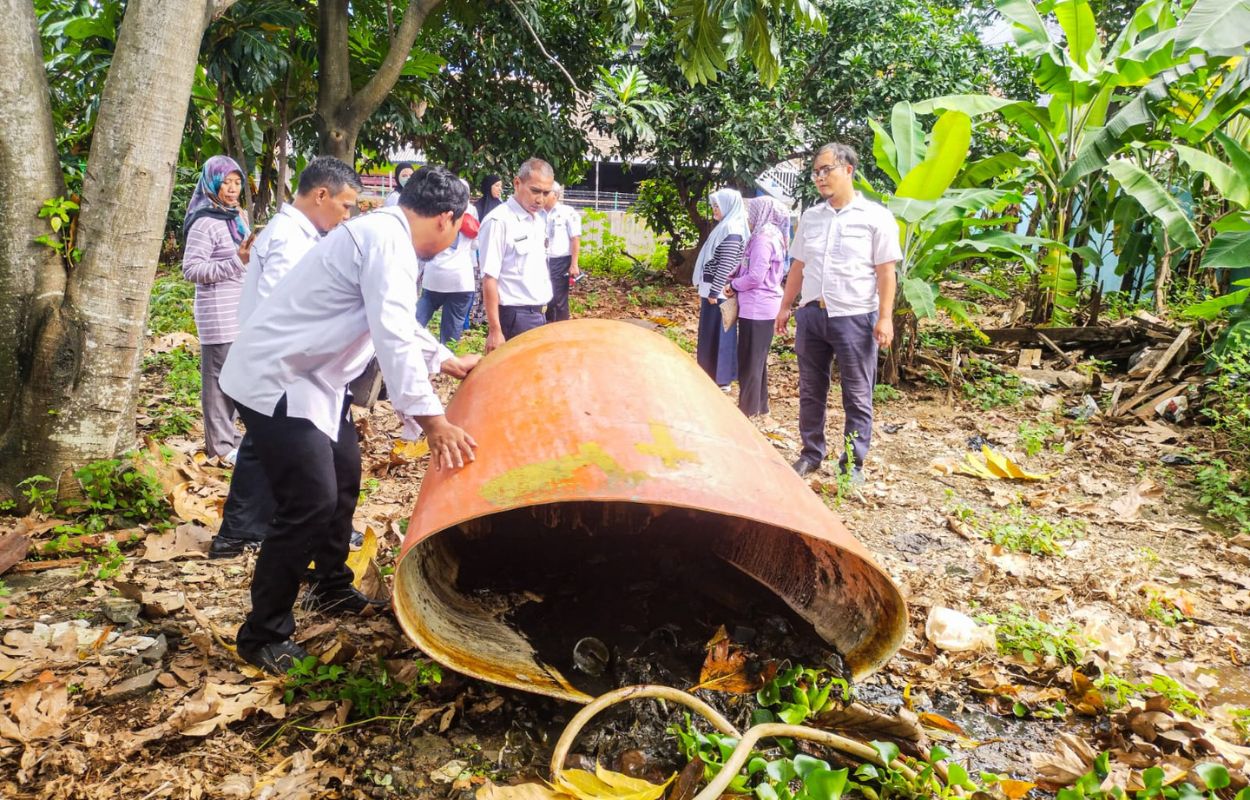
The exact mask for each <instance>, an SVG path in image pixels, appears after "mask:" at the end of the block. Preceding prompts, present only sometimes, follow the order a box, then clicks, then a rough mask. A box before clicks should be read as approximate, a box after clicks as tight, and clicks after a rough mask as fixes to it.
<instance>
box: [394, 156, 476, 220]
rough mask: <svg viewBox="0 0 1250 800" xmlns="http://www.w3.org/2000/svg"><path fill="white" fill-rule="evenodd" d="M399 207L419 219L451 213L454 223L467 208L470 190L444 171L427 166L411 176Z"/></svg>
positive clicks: (449, 172) (451, 173)
mask: <svg viewBox="0 0 1250 800" xmlns="http://www.w3.org/2000/svg"><path fill="white" fill-rule="evenodd" d="M399 204H400V206H402V207H404V208H406V209H408V210H409V211H413V212H415V213H416V214H417V215H418V216H421V217H437V216H438V215H439V214H445V213H446V212H448V211H450V212H451V218H452V219H456V218H458V217H459V216H460V215H461V214H463V213H464V210H465V208H466V207H467V206H468V205H469V190H468V189H467V188H466V187H465V185H464V183H462V182H461V181H460V179H459V178H457V177H456V174H455V173H454V172H452V171H451V170H449V169H447V168H446V167H436V166H426V167H422V168H421V169H419V170H417V171H416V172H414V173H412V177H411V178H409V179H408V183H406V184H404V188H403V191H401V192H400V194H399Z"/></svg>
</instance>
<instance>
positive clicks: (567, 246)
mask: <svg viewBox="0 0 1250 800" xmlns="http://www.w3.org/2000/svg"><path fill="white" fill-rule="evenodd" d="M563 199H564V187H563V186H561V185H560V184H558V183H553V184H552V185H551V194H549V195H547V202H546V204H545V206H544V207H545V208H546V209H547V273H548V274H549V275H550V276H551V302H549V303H547V315H546V316H547V321H548V322H559V321H560V320H563V319H568V318H569V279H570V278H576V277H577V276H578V275H580V274H582V271H581V270H580V269H579V268H578V266H577V253H578V251H579V250H580V249H581V241H582V215H581V213H580V212H579V211H578V210H577V209H575V208H573V207H571V206H566V205H565V204H564V203H562V202H560V201H561V200H563Z"/></svg>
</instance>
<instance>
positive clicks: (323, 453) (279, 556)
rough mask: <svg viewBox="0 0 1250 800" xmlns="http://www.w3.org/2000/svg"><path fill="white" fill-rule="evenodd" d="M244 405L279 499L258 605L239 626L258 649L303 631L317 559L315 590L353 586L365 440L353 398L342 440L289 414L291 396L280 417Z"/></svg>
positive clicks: (255, 598) (260, 568)
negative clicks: (300, 606)
mask: <svg viewBox="0 0 1250 800" xmlns="http://www.w3.org/2000/svg"><path fill="white" fill-rule="evenodd" d="M239 412H240V413H241V414H242V416H243V421H244V422H245V423H247V430H248V435H250V436H252V437H253V439H255V447H256V454H257V456H259V458H260V464H261V467H262V468H263V469H264V472H265V476H266V477H267V478H268V479H269V485H270V487H271V488H272V489H273V494H274V497H275V498H276V499H277V503H278V507H277V511H276V513H275V514H274V518H273V530H272V532H271V533H270V534H269V536H268V537H267V538H266V539H265V541H264V543H263V544H262V545H261V547H260V555H259V557H257V559H256V571H255V573H254V574H253V575H252V611H251V613H250V614H248V615H247V619H246V620H244V622H243V626H242V627H241V628H239V635H238V644H239V646H240V647H248V648H256V647H261V646H263V645H265V644H269V643H271V642H280V641H282V640H283V639H288V638H290V636H291V634H292V633H294V632H295V616H294V614H293V613H292V609H293V607H294V605H295V598H296V596H297V595H298V594H299V584H300V579H301V578H303V576H304V572H305V570H306V569H307V568H308V562H309V561H316V563H317V566H316V569H315V570H314V571H313V576H312V584H313V590H314V591H317V592H318V593H330V594H332V593H334V592H335V591H336V590H341V589H344V588H346V587H348V586H350V585H351V582H352V571H351V569H350V568H349V567H348V566H347V552H348V549H349V543H350V541H351V535H352V514H354V513H355V511H356V500H357V497H358V495H359V494H360V447H359V444H358V442H357V439H356V426H355V425H353V424H352V420H351V415H350V412H349V410H348V404H347V403H346V402H345V403H344V404H343V416H342V417H341V418H340V420H339V431H338V438H337V439H334V440H331V439H330V438H329V437H328V436H326V435H325V434H324V433H322V432H321V431H319V430H317V429H316V428H315V427H313V424H312V423H311V422H310V421H308V420H306V419H301V418H299V417H288V416H287V415H286V398H283V399H282V400H281V401H279V403H278V407H277V408H276V409H274V415H273V416H272V417H269V416H266V415H264V414H261V413H260V412H257V411H253V410H252V409H250V408H245V407H244V406H239Z"/></svg>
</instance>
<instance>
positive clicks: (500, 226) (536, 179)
mask: <svg viewBox="0 0 1250 800" xmlns="http://www.w3.org/2000/svg"><path fill="white" fill-rule="evenodd" d="M554 181H555V174H554V173H553V172H552V171H551V165H550V164H548V163H547V162H546V161H543V160H542V159H541V158H531V159H530V160H528V161H526V162H525V163H524V164H522V165H521V169H520V170H518V171H517V175H516V178H514V179H513V181H512V186H513V189H515V192H514V193H513V195H512V196H511V197H509V198H508V202H506V203H504V204H503V205H501V206H498V207H497V208H495V209H494V210H493V211H491V212H490V213H489V214H487V215H486V219H484V220H482V229H481V231H480V232H479V233H478V237H477V238H478V258H479V260H480V263H481V269H482V304H483V305H484V306H485V307H486V325H487V334H486V352H488V353H489V352H490V351H492V350H494V349H495V348H497V347H499V346H500V345H502V344H503V343H504V342H505V341H507V340H508V339H511V338H512V337H514V336H519V335H521V334H522V333H525V332H526V331H528V330H530V329H532V328H537V327H538V326H540V325H542V324H544V323H545V322H546V321H547V320H546V318H545V317H544V316H543V306H545V305H546V304H547V303H548V302H550V300H551V276H550V275H549V274H548V272H547V248H546V240H547V225H546V220H545V219H544V215H543V206H544V205H545V204H546V202H547V195H549V194H551V185H552V183H553V182H554Z"/></svg>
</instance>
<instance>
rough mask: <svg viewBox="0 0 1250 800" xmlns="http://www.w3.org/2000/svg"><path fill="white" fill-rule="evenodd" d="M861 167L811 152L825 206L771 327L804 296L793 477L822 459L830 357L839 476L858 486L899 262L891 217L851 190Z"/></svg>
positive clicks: (842, 155)
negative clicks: (839, 437) (836, 398)
mask: <svg viewBox="0 0 1250 800" xmlns="http://www.w3.org/2000/svg"><path fill="white" fill-rule="evenodd" d="M858 163H859V159H858V156H856V154H855V151H854V150H853V149H852V148H850V147H848V146H847V145H844V144H827V145H825V146H824V147H822V148H820V150H819V152H817V154H816V160H815V161H814V162H813V163H812V181H813V182H814V183H815V184H816V188H817V190H819V191H820V196H821V199H822V202H820V203H818V204H817V205H815V206H813V207H812V208H809V209H808V210H807V211H805V212H804V213H803V216H802V217H801V218H800V219H799V225H798V230H797V231H795V234H794V242H793V243H792V244H791V246H790V257H791V258H792V259H793V262H792V264H791V266H790V274H789V276H788V277H787V279H786V288H785V293H784V294H783V295H782V299H781V311H780V312H779V313H778V314H777V326H776V329H777V333H778V334H779V335H784V334H785V332H786V327H787V325H788V324H789V322H790V316H791V313H792V312H791V308H792V306H793V305H794V301H795V298H797V297H799V296H800V290H802V293H801V296H802V299H801V300H800V302H799V308H798V311H797V312H795V313H794V316H795V318H796V320H797V324H798V331H797V333H796V335H795V345H794V349H795V352H796V353H797V354H798V361H799V433H800V435H801V437H802V439H803V451H802V453H801V454H800V455H799V459H798V460H797V461H795V462H794V471H795V472H797V473H798V474H799V475H800V476H805V475H809V474H811V473H813V472H815V471H816V470H818V469H819V468H820V465H821V463H822V462H823V461H824V460H825V456H826V455H828V448H827V446H826V442H825V417H826V410H827V409H826V407H827V405H828V401H829V382H830V369H831V367H832V365H833V362H834V360H835V359H836V360H837V364H838V378H839V380H840V382H841V384H842V409H843V411H844V412H845V415H846V421H845V425H844V428H843V437H844V445H843V446H842V448H841V449H842V451H843V452H842V454H841V456H840V457H839V459H838V469H839V471H840V472H844V473H845V472H849V473H850V476H851V480H852V482H853V483H856V484H859V483H862V482H863V480H864V476H863V466H864V457H865V456H867V455H868V446H869V444H871V442H872V390H873V386H874V385H875V384H876V379H877V352H878V349H879V348H882V347H889V346H890V342H891V341H893V339H894V320H893V315H894V290H895V275H894V265H895V262H897V261H898V260H899V259H900V258H901V257H902V251H901V250H900V248H899V228H898V223H897V222H895V220H894V216H893V215H892V214H891V213H890V212H889V211H888V210H887V209H886V208H885V207H884V206H881V205H879V204H877V203H874V202H871V201H870V200H868V199H866V198H865V197H864V196H863V195H861V194H860V193H859V192H857V191H855V187H854V175H855V167H856V165H857V164H858Z"/></svg>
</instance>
